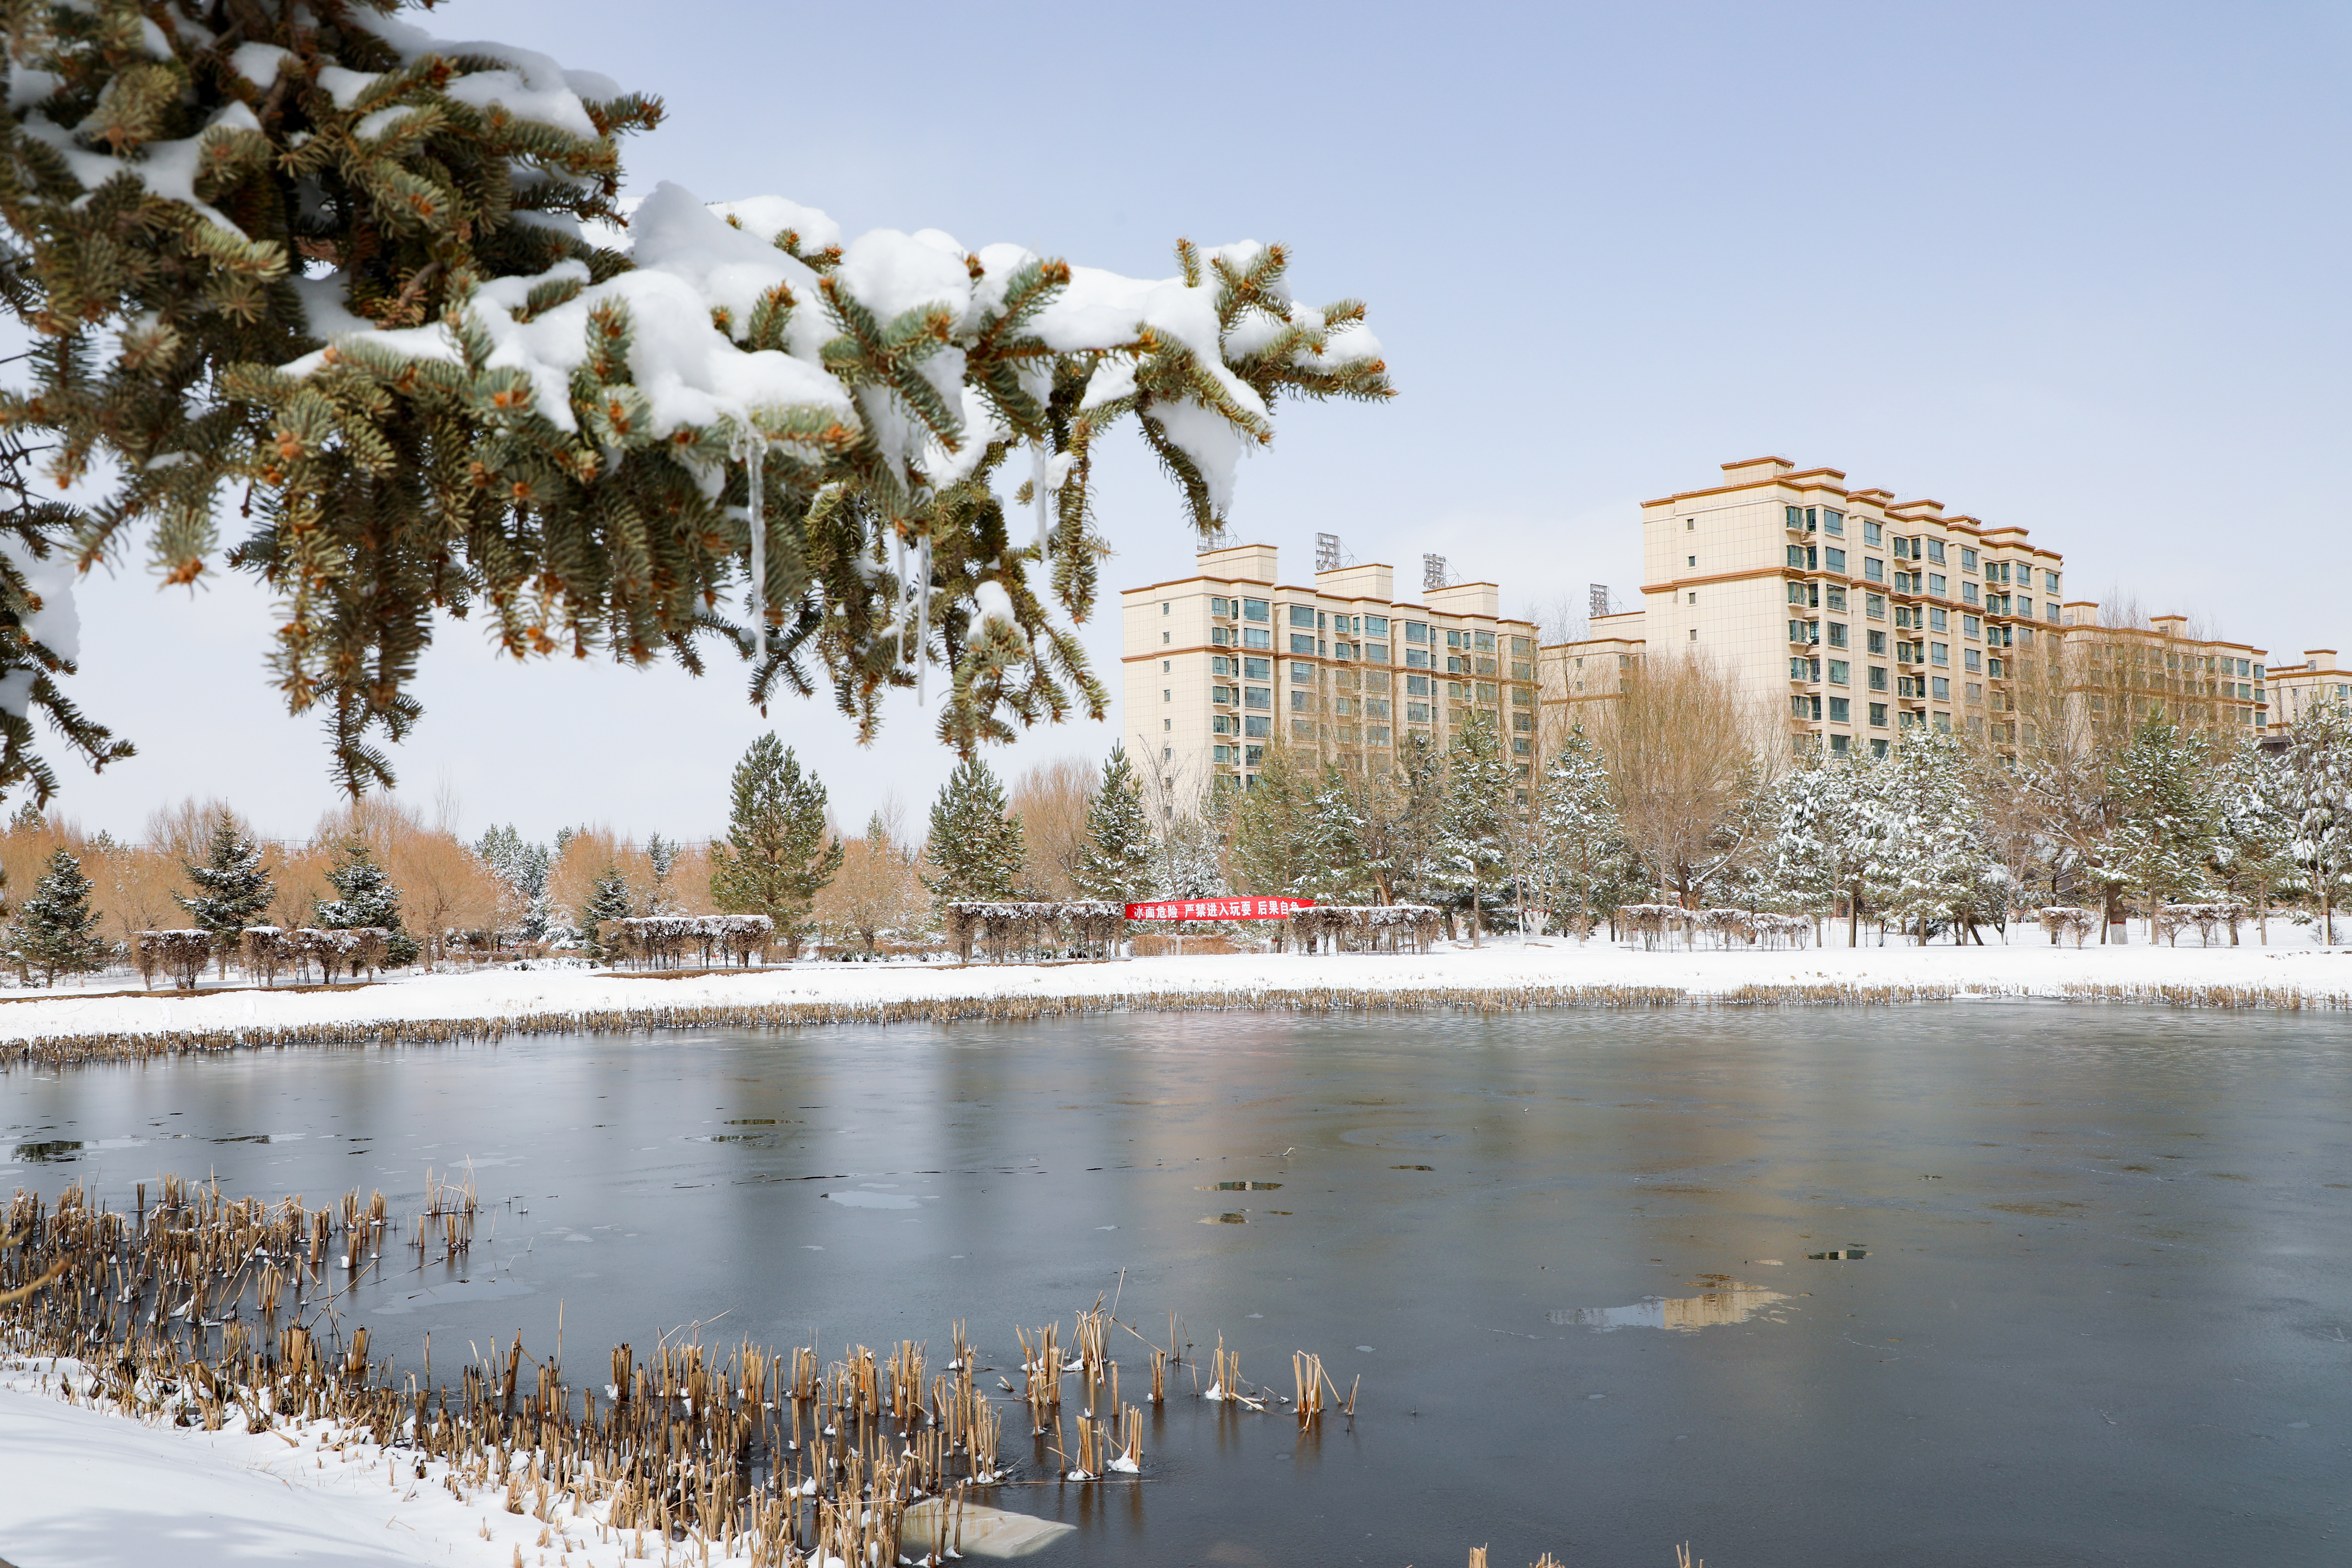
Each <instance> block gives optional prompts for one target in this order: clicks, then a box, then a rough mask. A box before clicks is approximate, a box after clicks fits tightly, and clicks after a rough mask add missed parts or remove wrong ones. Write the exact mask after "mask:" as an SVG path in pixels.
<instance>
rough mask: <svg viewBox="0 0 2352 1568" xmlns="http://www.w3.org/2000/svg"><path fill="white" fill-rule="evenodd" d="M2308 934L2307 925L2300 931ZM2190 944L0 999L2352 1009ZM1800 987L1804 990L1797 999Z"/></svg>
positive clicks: (331, 1008) (12, 1017)
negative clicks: (1499, 1000) (1300, 1000)
mask: <svg viewBox="0 0 2352 1568" xmlns="http://www.w3.org/2000/svg"><path fill="white" fill-rule="evenodd" d="M2294 934H2296V935H2300V934H2301V933H2300V932H2296V933H2294ZM2248 938H2249V940H2248V942H2247V944H2246V945H2243V946H2240V947H2235V948H2231V947H2221V946H2216V947H2210V948H2200V947H2198V946H2196V945H2195V943H2194V942H2193V939H2192V941H2191V942H2190V944H2189V945H2187V946H2182V947H2171V948H2168V947H2148V946H2145V945H2141V944H2139V943H2134V944H2132V945H2129V946H2116V947H2099V946H2090V947H2085V948H2083V949H2080V950H2077V949H2074V948H2073V947H2052V946H2049V945H2048V944H2047V943H2046V942H2042V941H2041V940H2039V939H2038V938H2037V940H2035V941H2033V942H2030V943H2026V942H2021V943H2019V944H2018V945H2016V946H2000V945H1992V946H1987V947H1974V946H1969V947H1949V946H1932V947H1925V948H1922V947H1913V946H1889V947H1883V948H1879V947H1863V948H1843V947H1835V946H1832V947H1828V948H1819V949H1804V950H1801V951H1796V952H1746V951H1736V952H1718V951H1714V950H1710V949H1705V948H1702V949H1699V950H1697V951H1696V952H1689V951H1684V950H1680V949H1674V950H1663V949H1662V950H1660V951H1658V952H1643V951H1641V950H1640V949H1638V948H1625V947H1620V946H1612V945H1610V944H1608V943H1606V942H1592V943H1590V944H1586V945H1582V946H1580V945H1578V944H1576V943H1574V942H1558V941H1553V942H1517V941H1497V942H1489V943H1488V944H1487V945H1486V946H1485V947H1484V948H1481V949H1475V950H1474V949H1472V948H1470V947H1468V946H1467V945H1466V944H1465V945H1459V946H1456V945H1450V944H1449V945H1444V946H1441V947H1440V948H1439V949H1438V950H1437V951H1434V952H1430V953H1427V954H1418V955H1417V954H1403V953H1400V954H1385V953H1365V954H1346V955H1339V956H1306V955H1299V954H1289V955H1283V954H1237V955H1229V956H1227V955H1221V956H1213V957H1173V956H1171V957H1160V958H1142V959H1135V960H1131V961H1118V962H1111V963H1069V964H1055V965H1034V964H1004V965H989V964H972V965H953V964H947V965H927V964H856V963H845V964H814V965H805V966H795V967H793V968H789V969H776V970H763V971H744V972H740V973H715V974H707V975H697V976H692V977H688V978H682V979H675V980H663V979H657V978H652V977H648V976H642V975H634V974H630V973H625V972H624V973H612V972H605V971H578V970H553V971H550V970H503V969H502V970H491V971H486V972H478V973H470V974H446V975H426V976H419V977H417V978H415V979H410V980H404V981H400V982H397V983H394V984H383V985H373V986H368V987H364V988H362V989H358V990H352V991H337V992H310V993H305V994H297V993H294V992H291V991H278V992H271V991H257V990H244V991H234V992H219V993H212V994H195V995H192V996H173V995H171V994H164V993H157V994H129V995H108V996H84V997H74V996H58V997H55V998H47V997H44V998H42V999H40V1000H37V1001H11V1002H7V1003H5V1004H0V1040H22V1039H34V1038H43V1037H47V1038H50V1039H59V1038H70V1037H78V1036H92V1035H143V1034H158V1033H191V1034H194V1033H203V1034H212V1033H221V1032H226V1033H237V1032H245V1031H260V1030H270V1029H279V1028H288V1029H315V1028H320V1027H331V1026H341V1025H351V1026H364V1025H375V1024H389V1023H400V1022H425V1021H431V1020H464V1019H493V1020H494V1019H502V1018H528V1017H534V1016H541V1017H543V1016H567V1015H584V1014H592V1013H593V1014H607V1015H609V1014H614V1013H629V1012H635V1011H639V1010H676V1009H705V1008H709V1009H732V1008H762V1007H770V1006H776V1005H786V1006H795V1007H814V1008H818V1009H823V1008H831V1007H838V1008H842V1009H844V1010H845V1012H850V1013H854V1012H855V1011H856V1009H859V1008H863V1007H873V1006H877V1005H887V1004H906V1003H912V1004H916V1005H941V1006H949V1007H952V1006H954V1005H959V1004H965V1003H982V1002H986V1001H988V1000H991V999H993V998H1034V999H1041V1000H1042V999H1055V1000H1061V999H1068V1000H1071V1001H1076V1002H1081V1003H1083V1002H1086V1001H1089V1000H1095V1001H1100V1002H1102V1003H1104V1004H1106V1005H1117V1004H1118V1003H1119V1002H1120V1001H1121V1000H1122V999H1125V998H1129V997H1134V998H1149V999H1150V1002H1151V1003H1152V1004H1153V1005H1161V1006H1164V1005H1168V1004H1169V1003H1170V1002H1171V1000H1179V999H1183V998H1190V997H1197V998H1198V999H1199V1000H1200V1002H1201V1003H1202V1005H1206V1006H1216V1005H1234V1006H1249V1005H1254V1004H1255V1003H1256V1002H1258V1001H1261V1000H1272V1001H1276V1002H1279V1001H1281V1000H1282V999H1283V997H1282V994H1284V993H1298V992H1315V991H1323V990H1326V989H1328V990H1331V991H1337V992H1340V993H1344V994H1354V995H1361V996H1362V997H1364V999H1366V1000H1373V1001H1376V1000H1377V999H1378V998H1379V996H1380V994H1382V993H1391V992H1393V993H1409V994H1412V995H1410V996H1406V997H1401V998H1400V999H1401V1000H1408V1001H1432V1000H1441V999H1443V998H1441V997H1434V996H1432V995H1431V993H1433V992H1440V993H1467V992H1495V993H1502V994H1510V993H1518V992H1524V991H1526V990H1528V989H1530V988H1537V989H1542V988H1552V987H1583V986H1637V987H1663V988H1666V989H1670V990H1674V991H1679V992H1682V993H1684V994H1685V995H1686V996H1687V998H1688V999H1689V1000H1692V1001H1695V1002H1696V1001H1705V1000H1707V999H1709V998H1712V997H1719V996H1724V995H1727V994H1733V993H1738V992H1739V991H1741V990H1742V989H1743V988H1745V987H1751V986H1753V987H1764V988H1769V989H1786V988H1797V987H1822V986H1829V987H1849V986H1864V987H1877V986H1896V987H1928V988H1939V989H1945V988H1948V989H1950V990H1952V991H1955V992H1957V993H1959V994H1963V995H1987V996H2000V995H2024V996H2049V997H2063V996H2065V995H2068V994H2073V993H2072V990H2071V988H2079V987H2084V986H2093V987H2099V988H2107V987H2116V988H2122V989H2126V990H2133V989H2146V990H2153V989H2155V988H2158V987H2191V988H2217V987H2232V988H2240V989H2247V990H2255V991H2263V992H2267V993H2273V994H2295V995H2300V996H2302V997H2304V998H2306V999H2308V1000H2310V1001H2314V1002H2322V1003H2326V1002H2334V1003H2336V1005H2352V950H2347V949H2344V948H2318V947H2314V946H2311V945H2308V944H2307V943H2298V944H2296V945H2284V944H2282V945H2277V946H2272V947H2260V946H2256V945H2253V944H2252V940H2251V939H2252V933H2251V931H2250V932H2249V933H2248ZM1791 999H1795V1000H1801V999H1803V998H1802V997H1801V996H1792V998H1791Z"/></svg>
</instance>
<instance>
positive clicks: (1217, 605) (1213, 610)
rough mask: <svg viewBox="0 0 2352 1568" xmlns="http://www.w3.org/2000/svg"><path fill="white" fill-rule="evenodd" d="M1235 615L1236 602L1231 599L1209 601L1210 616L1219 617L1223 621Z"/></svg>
mask: <svg viewBox="0 0 2352 1568" xmlns="http://www.w3.org/2000/svg"><path fill="white" fill-rule="evenodd" d="M1233 613H1234V602H1233V601H1232V600H1231V599H1211V600H1210V601H1209V614H1211V615H1213V616H1217V617H1218V618H1219V619H1221V620H1222V619H1226V618H1229V617H1231V616H1232V615H1233Z"/></svg>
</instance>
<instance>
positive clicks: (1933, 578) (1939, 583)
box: [1927, 572, 1946, 599]
mask: <svg viewBox="0 0 2352 1568" xmlns="http://www.w3.org/2000/svg"><path fill="white" fill-rule="evenodd" d="M1927 592H1928V593H1930V594H1933V595H1935V596H1936V597H1937V598H1938V599H1940V598H1943V597H1945V596H1946V595H1945V593H1944V574H1942V573H1941V572H1930V573H1928V574H1927Z"/></svg>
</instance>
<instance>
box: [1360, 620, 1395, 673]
mask: <svg viewBox="0 0 2352 1568" xmlns="http://www.w3.org/2000/svg"><path fill="white" fill-rule="evenodd" d="M1365 618H1366V619H1368V620H1376V619H1378V618H1379V617H1378V616H1366V617H1365ZM1364 658H1365V659H1366V661H1367V662H1369V663H1372V664H1386V663H1387V662H1388V661H1389V645H1388V644H1386V643H1384V642H1368V643H1366V644H1365V645H1364Z"/></svg>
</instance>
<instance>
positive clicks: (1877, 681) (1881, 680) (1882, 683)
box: [1870, 648, 1886, 691]
mask: <svg viewBox="0 0 2352 1568" xmlns="http://www.w3.org/2000/svg"><path fill="white" fill-rule="evenodd" d="M1879 651H1881V652H1882V653H1883V652H1885V649H1883V648H1882V649H1880V650H1879ZM1870 689H1872V690H1873V691H1884V690H1885V689H1886V667H1885V665H1883V664H1874V665H1872V666H1871V667H1870Z"/></svg>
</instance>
